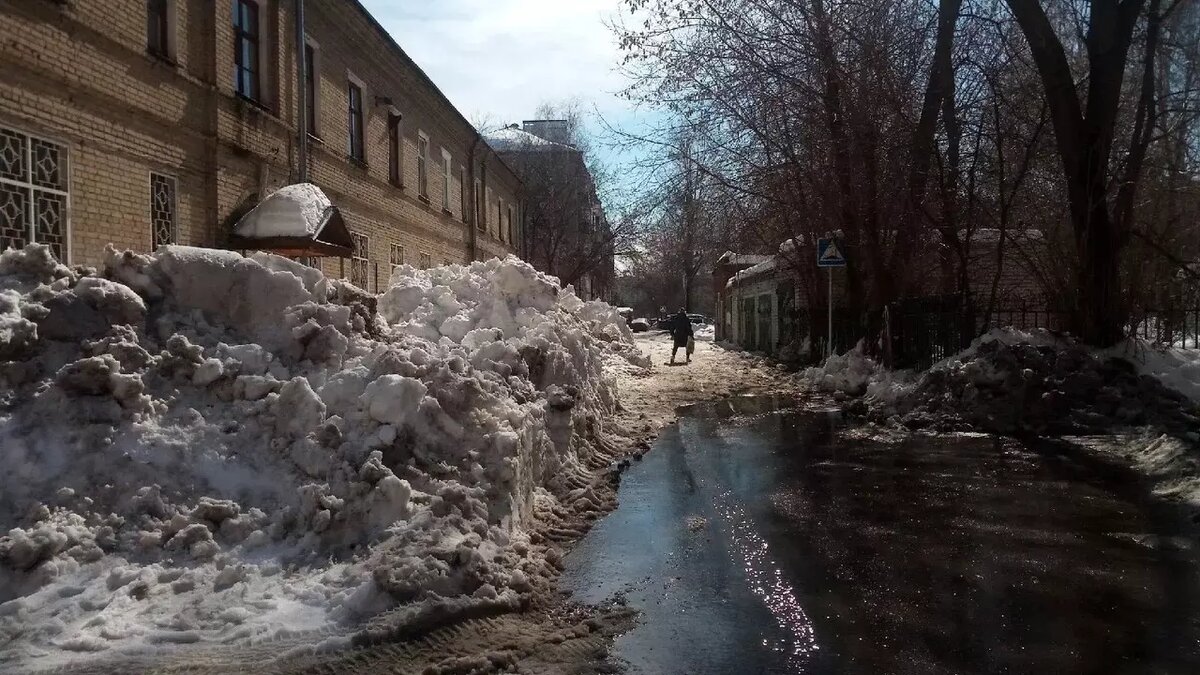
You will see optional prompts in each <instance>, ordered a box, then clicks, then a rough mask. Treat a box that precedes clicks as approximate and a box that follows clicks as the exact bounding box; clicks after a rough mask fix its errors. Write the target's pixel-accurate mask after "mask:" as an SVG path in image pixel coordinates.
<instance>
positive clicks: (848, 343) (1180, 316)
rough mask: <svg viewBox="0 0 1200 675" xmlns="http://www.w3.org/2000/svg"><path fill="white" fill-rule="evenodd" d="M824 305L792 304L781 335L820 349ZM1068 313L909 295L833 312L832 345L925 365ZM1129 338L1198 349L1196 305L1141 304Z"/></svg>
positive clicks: (1061, 320)
mask: <svg viewBox="0 0 1200 675" xmlns="http://www.w3.org/2000/svg"><path fill="white" fill-rule="evenodd" d="M824 312H825V310H824V309H823V308H817V310H816V312H815V313H814V312H811V311H810V310H809V308H804V307H799V308H794V309H792V310H791V311H790V312H789V315H790V316H789V317H788V320H787V321H786V324H787V325H786V328H785V329H784V330H782V331H781V333H780V335H781V338H783V339H784V340H785V341H786V340H787V339H789V338H790V339H795V340H797V341H803V340H805V339H806V337H807V338H808V339H809V343H810V344H811V349H810V352H809V354H810V358H811V359H812V360H819V359H820V358H821V356H822V355H823V354H825V353H826V352H825V348H826V342H827V338H826V332H827V329H826V324H825V321H826V320H825V313H824ZM1069 322H1070V314H1069V312H1067V311H1065V310H1057V309H1047V308H1045V307H1038V306H1034V305H1016V306H1007V307H1000V308H998V309H994V310H993V311H992V312H991V314H990V315H985V313H984V312H982V311H980V310H979V308H978V307H976V306H975V305H974V303H972V302H971V300H970V298H967V297H963V296H955V295H947V296H932V297H922V298H910V299H906V300H901V301H898V302H894V303H891V304H890V305H888V306H887V308H886V309H885V310H884V311H883V312H882V314H881V315H870V316H861V317H851V316H848V313H847V312H836V311H835V313H834V323H833V349H834V351H835V352H836V353H844V352H846V351H848V350H850V349H853V348H854V347H855V346H856V345H857V344H858V343H859V342H860V341H863V340H865V341H866V346H867V350H868V351H869V352H870V353H871V354H873V355H875V356H877V357H878V358H880V359H882V360H883V362H884V363H886V364H887V365H888V366H890V367H893V368H915V369H918V370H924V369H926V368H928V367H929V366H931V365H933V364H934V363H937V362H938V361H940V360H942V359H945V358H947V357H949V356H951V355H953V354H954V353H956V352H958V351H960V350H962V349H964V348H966V347H967V346H968V345H970V344H971V341H972V340H974V339H975V338H977V337H979V336H980V335H982V334H983V333H984V332H986V331H987V330H988V329H990V328H993V327H1012V328H1016V329H1019V330H1035V329H1047V330H1051V331H1064V332H1065V331H1066V330H1068V327H1069V325H1070V323H1069ZM1126 334H1127V335H1128V336H1129V337H1133V338H1139V339H1142V340H1146V341H1148V342H1151V343H1153V344H1157V345H1160V346H1163V347H1176V348H1186V349H1198V348H1200V307H1197V308H1191V309H1183V308H1166V309H1144V310H1140V311H1138V312H1136V313H1135V314H1134V316H1133V318H1132V319H1131V320H1130V322H1129V324H1128V325H1127V327H1126Z"/></svg>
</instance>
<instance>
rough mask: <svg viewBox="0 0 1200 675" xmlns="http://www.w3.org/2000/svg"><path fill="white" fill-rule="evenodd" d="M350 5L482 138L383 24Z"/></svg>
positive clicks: (356, 0)
mask: <svg viewBox="0 0 1200 675" xmlns="http://www.w3.org/2000/svg"><path fill="white" fill-rule="evenodd" d="M351 3H352V4H353V5H354V6H355V7H357V8H358V11H359V12H361V13H362V15H363V16H364V17H366V19H367V22H368V23H370V24H371V25H372V26H374V28H375V30H376V31H378V32H379V35H380V36H382V37H383V39H384V41H385V42H386V43H387V44H388V45H390V46H391V48H392V51H394V52H396V54H397V55H398V56H399V57H400V59H401V60H402V61H404V62H405V63H407V64H408V65H409V66H411V67H412V69H413V71H414V72H416V74H417V76H418V77H420V78H421V79H422V80H424V81H425V84H426V85H428V86H429V89H430V90H431V91H432V92H433V93H434V95H435V96H436V97H437V98H439V99H441V101H442V103H445V104H446V107H447V108H449V109H450V110H452V111H453V112H454V114H455V115H456V116H457V117H458V120H459V121H460V122H462V123H463V124H465V125H467V127H468V128H470V129H471V130H472V131H474V132H475V133H476V134H478V135H479V136H482V134H480V133H479V130H478V129H476V128H475V125H474V124H471V121H470V120H468V119H467V118H466V116H465V115H463V114H462V113H461V112H459V110H458V108H456V107H455V106H454V104H453V103H451V102H450V99H449V98H447V97H446V94H444V93H443V92H442V90H441V89H439V88H438V86H437V85H436V84H434V82H433V79H432V78H430V77H429V75H427V74H426V73H425V71H424V70H422V69H421V66H418V65H417V62H416V61H414V60H413V59H412V57H411V56H409V55H408V52H405V51H404V48H403V47H401V46H400V43H398V42H396V38H394V37H392V34H391V33H389V32H388V31H387V29H386V28H384V27H383V24H381V23H379V20H378V19H376V18H375V17H374V15H372V14H371V12H369V11H368V10H367V8H366V7H364V6H363V4H362V2H360V0H351ZM497 159H498V161H499V163H500V164H501V165H502V166H503V167H504V168H505V169H507V170H508V172H509V173H510V174H512V176H513V177H514V178H516V179H517V182H518V183H520V182H521V177H520V176H518V175H517V172H516V171H514V170H513V169H512V167H510V166H508V164H506V163H505V162H504V160H503V159H501V158H497Z"/></svg>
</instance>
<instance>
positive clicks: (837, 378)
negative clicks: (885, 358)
mask: <svg viewBox="0 0 1200 675" xmlns="http://www.w3.org/2000/svg"><path fill="white" fill-rule="evenodd" d="M800 379H801V380H803V381H805V382H807V383H808V385H809V386H811V387H813V388H814V389H816V390H818V391H822V392H826V393H832V394H835V395H839V394H847V395H850V396H864V395H865V396H867V397H869V398H871V399H872V400H875V401H879V402H885V403H894V402H895V401H896V400H897V399H898V398H899V397H901V396H903V395H904V394H905V393H907V391H908V390H909V388H910V387H911V386H912V385H911V380H912V379H913V375H912V373H910V372H908V371H895V372H893V371H890V370H888V369H887V368H885V367H884V366H883V365H882V364H879V363H877V362H876V361H875V360H874V359H872V358H871V357H870V356H868V355H867V353H866V351H865V349H864V347H863V343H862V342H861V341H860V342H859V343H858V344H857V345H855V347H854V349H851V350H850V351H848V352H846V353H845V354H834V355H833V356H831V357H829V358H828V359H825V362H824V363H822V364H821V365H819V366H812V367H810V368H806V369H804V370H803V371H801V372H800Z"/></svg>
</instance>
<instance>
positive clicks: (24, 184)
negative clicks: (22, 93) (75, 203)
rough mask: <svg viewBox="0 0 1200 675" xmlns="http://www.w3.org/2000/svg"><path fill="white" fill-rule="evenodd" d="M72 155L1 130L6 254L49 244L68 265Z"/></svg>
mask: <svg viewBox="0 0 1200 675" xmlns="http://www.w3.org/2000/svg"><path fill="white" fill-rule="evenodd" d="M67 160H68V153H67V148H66V146H64V145H59V144H58V143H52V142H50V141H47V140H43V139H41V138H36V137H34V136H29V135H27V134H23V133H21V132H19V131H15V130H12V129H5V128H3V127H0V251H4V250H6V249H8V248H10V247H11V248H21V247H23V246H25V245H26V244H28V243H31V242H37V243H41V244H46V245H48V246H49V247H50V251H51V252H52V253H54V257H55V258H58V259H59V261H61V262H64V263H65V262H67V257H66V256H67V206H68V197H69V194H68V190H69V184H68V181H67V176H68V163H67Z"/></svg>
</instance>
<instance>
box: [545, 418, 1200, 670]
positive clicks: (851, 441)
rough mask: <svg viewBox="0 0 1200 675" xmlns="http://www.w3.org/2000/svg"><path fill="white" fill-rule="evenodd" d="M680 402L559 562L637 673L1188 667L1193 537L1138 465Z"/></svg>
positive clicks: (1192, 658)
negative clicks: (615, 621) (609, 506)
mask: <svg viewBox="0 0 1200 675" xmlns="http://www.w3.org/2000/svg"><path fill="white" fill-rule="evenodd" d="M782 403H786V402H781V401H778V400H771V399H730V400H725V401H720V402H717V403H714V404H711V405H707V406H704V405H702V406H695V407H692V408H689V409H687V410H685V411H684V416H683V417H682V418H681V420H680V423H679V425H678V426H677V427H676V428H672V429H669V430H667V431H666V432H665V433H664V434H663V436H662V437H661V438H660V439H659V441H658V442H657V444H656V446H655V449H654V450H653V451H652V452H651V453H649V455H647V456H646V458H645V459H644V460H643V461H642V462H641V463H640V464H638V465H635V466H634V467H633V468H632V469H631V470H630V471H629V472H628V473H626V475H625V477H624V478H623V480H622V484H621V489H620V507H619V508H618V509H617V510H616V511H614V512H613V513H612V514H610V515H609V516H608V517H606V518H605V519H604V520H602V521H601V522H600V523H599V524H598V525H597V526H596V527H595V528H594V529H593V530H592V531H591V533H589V534H588V536H587V537H585V538H584V539H583V540H582V541H581V542H579V544H578V545H577V546H576V548H575V549H574V550H573V551H572V552H571V554H570V555H569V556H568V557H567V571H566V573H565V576H564V580H563V583H564V586H566V587H567V588H570V589H571V590H572V591H573V592H574V593H575V595H576V598H577V599H579V600H581V601H585V602H601V601H603V600H605V599H608V598H611V597H614V596H617V595H624V597H626V598H627V601H628V603H629V605H630V606H631V607H634V608H636V609H637V610H639V612H641V616H640V622H639V624H638V626H637V627H636V628H635V629H633V630H632V631H630V632H629V633H627V634H625V635H623V636H621V637H620V638H618V640H617V643H616V646H615V651H616V653H617V655H618V656H619V657H620V658H621V659H623V660H624V661H625V662H626V664H627V666H628V668H627V669H628V671H630V672H634V673H656V674H657V673H664V674H665V673H796V672H802V673H845V672H860V673H914V674H916V673H921V674H924V673H946V674H949V673H996V672H1014V673H1025V672H1037V673H1042V672H1118V673H1122V672H1130V673H1132V672H1137V673H1145V672H1152V673H1174V672H1179V673H1191V672H1200V639H1198V638H1200V618H1198V616H1197V612H1196V608H1197V607H1200V603H1198V602H1197V596H1198V592H1197V588H1198V587H1200V583H1198V581H1197V565H1196V561H1195V556H1196V552H1195V550H1194V547H1192V546H1191V545H1190V541H1191V540H1190V539H1188V538H1186V537H1183V536H1181V534H1182V533H1181V532H1180V531H1179V528H1178V527H1177V524H1176V522H1175V521H1174V520H1173V519H1172V518H1170V517H1167V516H1166V515H1164V511H1163V510H1162V509H1161V508H1160V507H1158V506H1157V505H1155V504H1152V503H1146V502H1145V501H1144V498H1143V497H1142V495H1141V492H1140V490H1139V488H1138V487H1137V486H1136V484H1135V483H1134V482H1133V481H1131V480H1130V479H1129V476H1128V475H1125V474H1119V473H1112V472H1111V471H1109V472H1107V473H1106V472H1104V471H1100V470H1098V469H1097V468H1096V467H1091V466H1088V465H1087V464H1086V463H1081V462H1077V461H1073V460H1072V459H1071V458H1070V457H1067V456H1064V455H1062V454H1061V453H1055V452H1048V453H1043V452H1038V451H1034V450H1031V449H1029V448H1026V447H1024V446H1022V445H1021V444H1019V443H1017V442H1015V441H1011V440H1001V439H997V438H994V437H990V436H983V435H962V434H959V435H941V436H939V435H929V434H913V435H902V436H888V437H885V438H874V437H872V435H871V434H870V433H868V432H866V431H864V430H863V429H856V430H852V431H853V432H854V433H834V432H835V428H836V426H837V425H838V424H840V423H839V422H838V421H837V420H836V419H835V418H834V417H832V416H830V415H819V414H812V413H811V412H801V411H795V410H784V411H780V412H776V410H777V408H779V407H781V404H782Z"/></svg>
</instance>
